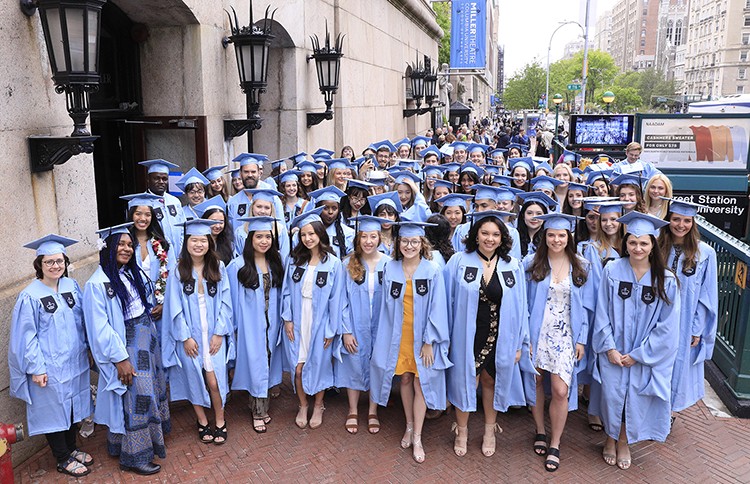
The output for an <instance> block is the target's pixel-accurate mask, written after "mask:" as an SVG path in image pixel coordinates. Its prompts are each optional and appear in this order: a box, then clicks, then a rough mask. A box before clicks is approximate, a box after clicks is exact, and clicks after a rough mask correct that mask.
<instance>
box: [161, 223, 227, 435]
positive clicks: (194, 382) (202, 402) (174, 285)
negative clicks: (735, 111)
mask: <svg viewBox="0 0 750 484" xmlns="http://www.w3.org/2000/svg"><path fill="white" fill-rule="evenodd" d="M217 223H219V222H217V221H215V220H205V219H196V220H189V221H187V222H186V223H185V240H184V242H183V244H182V252H181V253H180V258H179V261H178V262H177V270H175V271H172V273H171V274H170V275H169V281H168V282H167V298H166V299H165V303H164V322H163V324H164V325H169V331H170V335H171V336H172V338H171V339H170V340H168V342H167V341H165V343H164V354H165V360H166V361H165V363H164V365H165V366H166V367H167V368H169V386H170V400H171V401H178V400H189V401H190V403H192V405H193V410H194V411H195V415H196V418H197V422H196V425H197V427H198V438H199V439H200V441H201V442H203V443H205V444H209V443H214V444H224V443H226V441H227V423H226V420H225V419H224V406H225V405H226V397H227V394H228V393H229V381H228V380H229V375H228V373H227V362H228V361H229V360H232V359H234V334H233V333H234V331H233V329H234V327H233V325H232V296H231V293H230V291H229V280H228V279H227V274H226V269H225V268H224V263H223V262H221V261H220V260H219V258H218V256H217V254H216V247H215V245H214V240H213V238H212V237H211V226H212V225H215V224H217ZM205 408H212V409H213V411H214V417H215V419H214V424H215V426H214V427H213V429H212V426H211V423H210V422H209V419H208V416H207V415H206V411H205V410H204V409H205Z"/></svg>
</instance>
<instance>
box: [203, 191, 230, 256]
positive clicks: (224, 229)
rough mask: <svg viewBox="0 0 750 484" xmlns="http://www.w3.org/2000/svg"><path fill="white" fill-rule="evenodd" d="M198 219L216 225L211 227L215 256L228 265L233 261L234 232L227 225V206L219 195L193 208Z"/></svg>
mask: <svg viewBox="0 0 750 484" xmlns="http://www.w3.org/2000/svg"><path fill="white" fill-rule="evenodd" d="M194 210H195V213H196V214H197V215H198V217H200V218H203V219H206V220H215V221H217V222H218V223H216V224H213V225H212V226H211V238H212V239H214V244H215V245H216V249H215V250H216V255H217V256H218V257H219V260H220V261H222V262H223V263H224V265H225V266H226V265H228V264H229V263H230V262H232V259H234V257H235V255H236V252H235V250H234V230H232V225H231V224H230V223H229V216H228V215H227V205H226V203H224V199H223V198H221V196H220V195H216V196H214V197H213V198H209V199H208V200H206V201H204V202H203V203H200V204H198V205H196V206H195V207H194Z"/></svg>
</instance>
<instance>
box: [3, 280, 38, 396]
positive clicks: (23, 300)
mask: <svg viewBox="0 0 750 484" xmlns="http://www.w3.org/2000/svg"><path fill="white" fill-rule="evenodd" d="M34 305H35V301H34V300H33V299H32V298H31V296H29V295H28V294H25V293H22V294H21V295H20V296H19V298H18V301H17V302H16V306H15V307H14V308H13V317H12V320H11V329H10V348H9V351H8V366H9V367H10V380H11V382H10V383H11V384H10V394H11V395H12V396H14V397H16V398H19V399H21V400H23V401H25V402H26V403H27V404H29V405H31V395H30V394H29V379H28V375H44V374H45V373H47V365H46V363H45V361H44V356H43V355H42V350H41V348H40V346H39V339H38V337H37V322H36V311H35V308H34Z"/></svg>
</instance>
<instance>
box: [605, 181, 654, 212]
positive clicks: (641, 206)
mask: <svg viewBox="0 0 750 484" xmlns="http://www.w3.org/2000/svg"><path fill="white" fill-rule="evenodd" d="M645 181H647V180H645ZM645 181H644V179H643V178H641V177H639V176H635V175H631V174H622V175H620V176H618V177H616V178H613V179H612V181H611V182H610V183H612V185H614V186H615V192H614V193H615V196H617V198H618V199H619V200H621V201H623V202H628V203H627V204H626V205H625V207H624V210H623V213H628V212H631V211H633V210H635V211H636V212H642V213H645V212H646V201H645V200H644V198H643V188H642V186H643V184H644V183H645Z"/></svg>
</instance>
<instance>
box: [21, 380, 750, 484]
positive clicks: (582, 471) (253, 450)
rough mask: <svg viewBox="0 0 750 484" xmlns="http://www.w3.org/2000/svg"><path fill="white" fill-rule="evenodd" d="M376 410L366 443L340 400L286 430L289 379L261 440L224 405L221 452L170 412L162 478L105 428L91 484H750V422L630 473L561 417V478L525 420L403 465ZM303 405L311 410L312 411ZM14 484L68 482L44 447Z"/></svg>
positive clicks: (390, 417) (578, 422) (699, 438)
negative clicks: (140, 472)
mask: <svg viewBox="0 0 750 484" xmlns="http://www.w3.org/2000/svg"><path fill="white" fill-rule="evenodd" d="M394 397H395V398H394V402H396V403H395V404H394V405H393V406H392V407H388V408H386V409H381V412H380V421H381V425H382V428H381V431H380V433H379V434H377V435H370V434H368V433H367V426H366V420H365V416H366V414H367V407H366V405H365V402H364V401H362V402H361V403H360V427H359V433H358V434H357V435H349V434H347V432H346V430H345V429H344V420H345V418H346V414H347V404H346V397H345V395H344V394H343V393H342V394H341V395H339V396H338V397H335V398H329V399H327V402H326V406H327V409H326V412H325V416H324V422H323V426H322V427H321V428H319V429H317V430H310V429H309V428H308V429H305V430H300V429H298V428H297V427H296V426H295V425H294V416H295V414H296V410H297V399H296V396H294V395H293V393H292V389H291V386H290V384H289V382H288V379H286V380H285V383H284V385H283V391H282V394H281V397H280V398H278V399H276V400H274V401H273V402H272V404H271V412H270V413H271V416H272V417H273V421H272V422H271V423H270V425H269V426H268V432H267V433H265V434H256V433H255V432H254V431H253V429H252V419H251V418H250V415H249V413H248V411H247V410H246V406H245V402H246V401H247V398H246V394H244V392H242V393H235V394H234V395H233V398H232V400H231V401H230V403H229V404H228V406H227V415H228V418H227V422H228V429H229V438H228V442H227V444H225V445H223V446H216V445H205V444H202V443H200V442H198V437H197V433H196V431H195V417H194V414H193V411H192V408H191V407H189V406H187V405H180V406H175V407H173V412H172V422H173V428H172V433H171V434H170V435H169V436H168V437H167V458H166V459H165V460H161V459H156V462H157V463H159V464H161V465H162V471H161V473H159V474H157V475H156V476H150V477H149V478H144V477H139V476H135V475H133V474H131V473H126V472H121V471H120V470H119V465H118V461H117V460H116V459H114V458H110V457H109V456H108V455H107V454H106V428H104V427H101V426H98V427H97V431H96V432H95V434H94V435H93V436H92V437H91V438H89V439H87V440H86V441H85V442H84V443H83V445H82V448H83V450H85V451H87V452H90V453H91V454H93V456H94V458H95V459H96V463H95V464H94V465H93V471H92V473H91V474H90V475H89V476H87V477H85V478H83V479H84V480H85V481H88V482H130V481H139V482H169V483H176V482H206V483H208V482H211V483H213V482H222V481H233V482H237V483H241V482H271V481H274V482H300V483H303V482H304V483H309V482H378V483H380V482H415V481H417V480H422V481H425V482H439V481H443V482H513V483H520V482H529V483H531V482H539V481H543V480H551V479H553V478H554V480H555V481H557V482H614V481H628V482H649V483H655V482H670V483H688V482H695V483H702V484H708V483H715V482H750V452H749V451H748V446H750V420H741V419H734V418H731V419H725V418H717V417H714V416H713V415H712V414H711V413H710V412H709V410H708V409H707V408H706V407H705V405H703V404H702V403H700V404H699V405H697V406H695V407H693V408H690V409H688V410H686V411H684V412H682V413H681V414H680V416H679V417H678V419H677V421H676V423H675V427H674V430H673V432H672V435H671V436H670V437H669V439H668V440H667V442H666V443H664V444H660V443H655V442H642V443H640V444H637V445H635V446H632V448H631V452H632V455H633V465H632V466H631V468H630V469H629V470H627V471H622V470H619V469H618V468H616V467H610V466H608V465H606V464H605V463H604V461H603V460H602V458H601V447H602V444H603V442H604V434H603V433H601V432H599V433H595V432H592V431H590V430H589V429H588V427H587V426H586V416H585V414H584V413H583V412H581V411H580V410H579V411H577V412H573V413H571V414H570V416H569V418H568V424H567V426H566V433H565V434H564V435H563V441H562V446H561V449H560V450H561V460H562V462H561V467H560V469H559V470H558V471H557V472H555V473H554V474H552V473H547V472H545V470H544V467H543V459H542V458H540V457H536V456H535V455H534V454H533V451H532V450H531V439H532V437H533V434H534V424H533V420H532V418H531V415H530V414H528V413H527V411H526V410H525V409H524V410H520V411H514V412H510V413H508V414H500V415H499V416H498V423H500V425H501V426H502V427H503V429H504V432H503V433H502V434H498V436H497V439H498V441H497V453H496V454H495V455H494V456H493V457H490V458H487V457H484V456H483V455H482V454H481V450H480V446H481V442H482V432H483V418H482V415H481V413H479V414H477V415H473V416H472V417H471V419H470V421H469V451H468V453H467V455H466V456H464V457H461V458H459V457H457V456H456V455H455V454H454V453H453V439H452V434H451V433H450V426H451V422H452V421H453V418H452V417H449V416H443V417H441V418H440V419H438V420H433V421H428V422H426V424H425V429H424V431H423V434H422V440H423V442H424V446H425V451H426V454H427V459H426V461H425V462H424V463H423V464H421V465H420V464H417V463H415V462H414V461H413V460H412V457H411V450H402V449H401V448H400V446H399V441H400V439H401V436H402V434H403V430H404V417H403V413H402V411H401V405H400V400H399V398H398V396H397V395H394ZM311 403H312V402H311ZM15 476H16V482H17V483H22V482H23V483H27V482H33V483H47V482H72V481H74V479H72V478H68V477H67V476H63V475H62V474H58V473H57V472H56V471H55V466H54V459H53V457H52V454H51V453H50V451H49V449H48V448H45V449H43V450H41V451H40V452H38V453H37V454H36V456H35V457H33V458H32V459H29V460H28V461H26V462H25V463H24V464H22V465H21V466H19V467H18V468H17V469H15Z"/></svg>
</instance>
